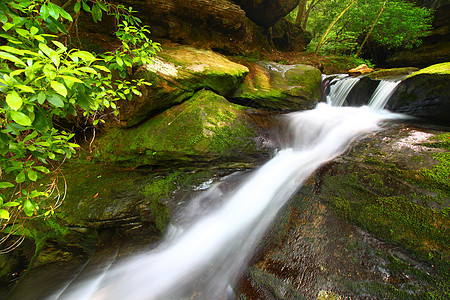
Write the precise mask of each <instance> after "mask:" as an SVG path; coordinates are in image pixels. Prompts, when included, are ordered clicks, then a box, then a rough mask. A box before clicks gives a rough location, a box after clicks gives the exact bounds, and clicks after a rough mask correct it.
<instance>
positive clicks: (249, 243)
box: [51, 103, 396, 300]
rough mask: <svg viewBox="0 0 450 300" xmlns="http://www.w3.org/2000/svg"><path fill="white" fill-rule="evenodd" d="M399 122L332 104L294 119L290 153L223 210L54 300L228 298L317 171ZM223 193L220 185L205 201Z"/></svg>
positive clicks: (250, 180) (235, 193) (268, 166)
mask: <svg viewBox="0 0 450 300" xmlns="http://www.w3.org/2000/svg"><path fill="white" fill-rule="evenodd" d="M395 117H396V116H395V115H393V114H389V113H388V112H385V111H381V112H376V111H374V110H372V109H371V108H369V107H367V106H363V107H359V108H355V107H334V106H331V105H329V104H325V103H321V104H319V105H318V106H317V108H316V109H314V110H310V111H305V112H297V113H291V114H287V115H286V116H285V118H286V121H287V122H288V127H289V132H290V134H291V139H290V141H289V142H288V143H287V145H286V146H285V148H284V149H283V150H280V151H279V152H278V153H277V154H276V155H275V156H274V158H273V159H271V160H270V161H269V162H267V163H266V164H265V165H263V166H262V167H261V168H259V169H258V170H256V171H254V172H253V174H251V175H250V176H249V177H248V178H247V179H246V181H245V182H243V183H242V184H241V185H240V186H239V187H238V188H237V189H236V190H235V191H233V192H231V193H228V194H225V195H223V196H222V197H223V199H224V201H223V204H222V205H221V206H220V207H218V208H215V209H213V210H212V211H210V212H209V213H208V214H207V215H205V216H203V217H200V218H199V220H197V221H196V222H194V223H193V224H192V225H190V226H189V227H187V228H183V229H181V230H179V231H178V232H177V233H176V234H175V235H174V236H172V237H170V238H167V239H166V241H165V242H164V243H163V245H162V246H160V247H159V248H158V249H156V250H153V251H151V252H149V253H144V254H141V255H138V256H136V257H133V258H130V259H128V260H127V261H125V262H123V263H121V264H119V265H118V266H116V267H113V268H111V269H109V270H107V271H106V273H104V274H101V275H99V276H98V277H96V278H94V279H91V280H90V281H88V282H85V283H82V284H81V288H78V289H67V290H63V291H59V292H58V294H57V296H54V297H52V298H51V299H76V300H80V299H97V300H98V299H133V300H140V299H142V300H144V299H146V300H148V299H164V300H168V299H205V300H211V299H227V295H228V294H229V293H232V289H231V286H233V284H234V282H235V280H236V278H237V277H238V276H239V274H240V272H241V271H242V268H243V267H244V266H245V264H246V262H247V261H248V260H249V258H250V257H251V255H252V252H253V251H254V249H255V247H256V246H257V244H258V242H259V240H260V239H261V237H262V235H263V233H264V231H265V230H266V229H267V227H268V226H269V225H270V223H271V221H272V220H273V218H274V217H275V215H276V214H277V212H278V211H279V210H280V209H281V208H282V207H283V206H284V204H285V203H286V202H287V201H288V200H289V199H290V197H291V196H292V195H293V194H294V193H295V191H296V190H298V188H299V187H300V186H301V184H302V183H303V182H304V181H305V180H306V179H307V178H308V177H309V176H310V175H311V173H313V172H314V170H316V169H317V168H318V167H319V166H320V165H322V164H323V163H325V162H327V161H329V160H331V159H333V158H335V157H336V156H337V155H339V154H341V153H342V152H343V151H345V149H346V148H347V147H348V145H349V144H350V142H351V141H352V140H353V139H355V138H357V137H359V136H361V135H363V134H365V133H367V132H370V131H374V130H377V129H379V127H378V123H379V122H380V121H382V120H385V119H391V118H395ZM218 188H220V187H217V186H214V187H212V189H213V190H212V191H209V192H207V195H205V197H211V194H213V195H214V191H215V189H218ZM218 194H219V193H218ZM69 290H70V291H69Z"/></svg>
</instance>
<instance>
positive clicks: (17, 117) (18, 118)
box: [9, 111, 32, 126]
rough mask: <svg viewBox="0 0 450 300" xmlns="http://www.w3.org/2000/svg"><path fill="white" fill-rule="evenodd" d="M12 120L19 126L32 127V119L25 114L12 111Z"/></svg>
mask: <svg viewBox="0 0 450 300" xmlns="http://www.w3.org/2000/svg"><path fill="white" fill-rule="evenodd" d="M9 113H10V115H11V118H12V119H13V120H14V122H16V123H17V124H19V125H22V126H31V124H32V122H31V119H30V118H29V117H28V116H27V115H26V114H24V113H21V112H19V111H10V112H9Z"/></svg>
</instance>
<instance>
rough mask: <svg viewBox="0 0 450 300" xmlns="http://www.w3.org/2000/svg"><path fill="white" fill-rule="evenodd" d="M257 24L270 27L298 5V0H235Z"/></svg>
mask: <svg viewBox="0 0 450 300" xmlns="http://www.w3.org/2000/svg"><path fill="white" fill-rule="evenodd" d="M233 1H234V2H235V3H237V4H239V6H240V7H242V9H243V10H244V11H245V13H246V15H247V16H248V17H249V18H250V19H251V20H252V21H253V22H255V23H256V24H258V25H261V26H264V27H270V26H272V25H273V24H275V23H276V22H277V21H279V20H281V18H283V17H284V16H286V15H287V14H288V13H290V12H291V11H292V10H293V9H294V8H296V7H297V6H298V0H263V1H261V0H233Z"/></svg>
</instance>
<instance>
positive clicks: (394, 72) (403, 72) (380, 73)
mask: <svg viewBox="0 0 450 300" xmlns="http://www.w3.org/2000/svg"><path fill="white" fill-rule="evenodd" d="M418 70H419V69H417V68H414V67H407V68H395V69H381V70H377V71H375V72H372V73H370V74H369V75H367V76H368V77H369V78H371V79H379V78H384V77H389V76H407V75H411V74H412V73H413V72H416V71H418Z"/></svg>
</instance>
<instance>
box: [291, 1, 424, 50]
mask: <svg viewBox="0 0 450 300" xmlns="http://www.w3.org/2000/svg"><path fill="white" fill-rule="evenodd" d="M311 2H312V1H308V3H309V4H311ZM315 2H317V3H315V6H314V7H313V9H312V10H311V11H310V13H309V18H308V24H307V26H306V29H307V30H308V31H310V32H312V34H313V36H314V39H313V41H312V42H311V45H310V46H309V47H308V49H309V50H313V49H315V48H316V46H317V44H318V40H319V39H320V37H321V36H322V35H323V33H324V32H325V31H326V29H327V27H328V26H329V24H331V23H332V21H333V20H335V19H336V17H337V16H338V15H339V14H340V13H341V12H342V11H343V10H344V8H345V7H347V6H348V4H349V3H350V2H351V1H350V0H347V1H337V0H322V1H315ZM385 2H386V6H385V7H384V9H383V11H382V14H381V15H380V16H379V19H378V20H377V18H378V14H379V13H380V8H381V7H382V6H383V4H384V3H385ZM291 17H293V16H291ZM431 22H432V11H430V10H428V9H425V8H421V7H417V6H415V5H414V4H413V3H411V2H407V1H404V0H389V1H385V0H358V1H357V2H356V3H355V5H353V6H352V7H351V8H350V9H349V10H348V11H347V12H346V13H345V14H344V15H343V16H342V17H341V18H340V19H339V21H338V22H337V23H336V24H335V25H334V26H333V28H332V30H331V31H330V33H329V34H328V35H327V37H326V39H325V42H324V46H323V47H322V48H321V53H327V54H329V53H335V54H338V53H340V54H352V53H355V52H356V50H357V49H358V46H359V45H360V44H361V43H362V42H363V39H364V37H365V36H366V35H367V33H368V32H370V30H371V28H372V27H373V31H372V32H370V37H371V39H372V40H373V41H374V42H376V43H377V44H378V45H381V46H385V47H387V48H399V47H400V48H412V47H415V46H418V45H420V43H421V40H420V38H421V37H423V36H424V35H426V34H427V32H428V31H429V30H430V29H431ZM374 23H375V26H373V25H374Z"/></svg>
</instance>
